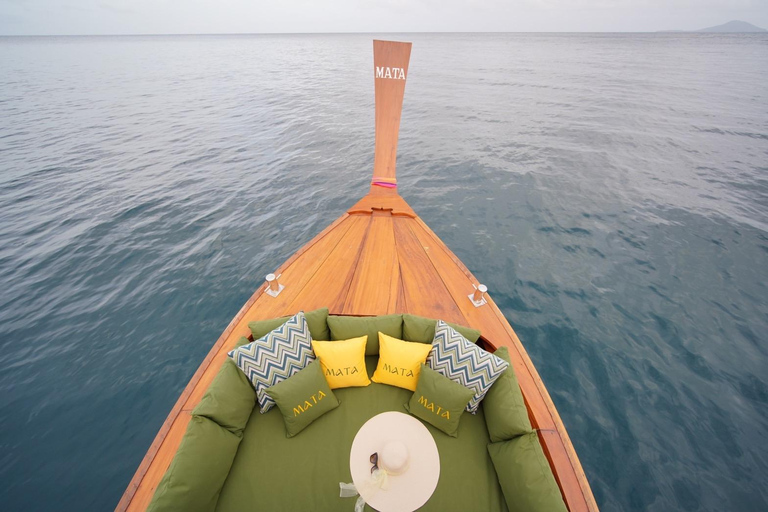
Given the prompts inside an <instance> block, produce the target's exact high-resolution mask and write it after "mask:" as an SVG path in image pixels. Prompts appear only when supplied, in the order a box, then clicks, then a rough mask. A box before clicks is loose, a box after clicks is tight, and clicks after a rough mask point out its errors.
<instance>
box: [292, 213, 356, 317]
mask: <svg viewBox="0 0 768 512" xmlns="http://www.w3.org/2000/svg"><path fill="white" fill-rule="evenodd" d="M346 222H347V223H349V224H350V227H349V230H348V231H347V232H346V234H345V235H344V237H343V238H342V239H341V240H340V241H339V243H338V244H337V245H336V247H335V248H334V249H333V251H332V252H331V255H330V256H329V258H328V260H326V261H325V262H324V263H323V265H321V266H320V267H319V268H318V270H317V272H315V274H314V275H313V276H312V278H310V279H309V281H308V282H307V284H306V286H304V287H303V288H302V289H301V290H299V291H298V293H297V295H296V298H295V299H294V300H293V302H292V303H291V307H290V308H289V309H286V310H285V311H286V312H288V311H294V310H295V311H299V310H302V309H303V310H312V309H317V308H321V307H326V306H327V307H328V309H330V310H331V311H332V312H337V313H338V312H340V311H341V309H342V307H343V306H344V301H345V300H346V298H347V293H348V291H349V286H350V283H351V281H352V278H353V276H354V272H355V269H356V268H357V262H358V260H359V259H360V256H361V251H362V249H363V247H364V244H365V239H366V237H367V236H368V232H369V227H370V224H371V217H370V216H358V215H350V216H349V217H348V219H347V221H346ZM287 286H288V285H287V283H286V287H287ZM286 314H289V313H286Z"/></svg>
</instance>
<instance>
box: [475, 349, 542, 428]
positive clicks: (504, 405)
mask: <svg viewBox="0 0 768 512" xmlns="http://www.w3.org/2000/svg"><path fill="white" fill-rule="evenodd" d="M494 355H496V356H498V357H500V358H501V359H503V360H504V361H506V362H508V363H510V365H509V367H508V368H507V369H506V370H505V371H504V373H502V374H501V377H499V379H498V380H497V381H496V382H494V383H493V386H491V389H489V390H488V393H486V395H485V400H484V401H483V409H484V410H485V424H486V426H487V427H488V435H489V436H490V438H491V441H492V442H494V443H495V442H497V441H506V440H507V439H512V438H514V437H517V436H521V435H523V434H527V433H528V432H530V431H531V430H533V429H532V427H531V421H530V420H529V419H528V409H526V407H525V400H523V393H522V392H521V391H520V385H519V384H518V382H517V376H516V375H515V370H514V369H513V368H512V364H511V363H512V362H511V361H510V359H509V351H508V350H507V347H499V348H498V349H496V352H494Z"/></svg>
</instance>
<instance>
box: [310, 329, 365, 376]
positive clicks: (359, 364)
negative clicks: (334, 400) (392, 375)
mask: <svg viewBox="0 0 768 512" xmlns="http://www.w3.org/2000/svg"><path fill="white" fill-rule="evenodd" d="M367 342H368V336H367V335H366V336H360V337H359V338H352V339H350V340H338V341H315V340H312V350H314V351H315V355H316V356H317V358H318V359H319V360H320V366H321V367H322V370H323V375H325V379H326V380H327V381H328V386H330V388H331V389H337V388H351V387H363V386H367V385H368V384H370V383H371V381H370V379H368V370H366V368H365V344H366V343H367Z"/></svg>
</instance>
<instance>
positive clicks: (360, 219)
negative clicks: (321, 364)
mask: <svg viewBox="0 0 768 512" xmlns="http://www.w3.org/2000/svg"><path fill="white" fill-rule="evenodd" d="M410 51H411V45H410V43H396V42H386V41H374V80H375V87H376V148H375V160H374V172H373V178H372V183H371V188H370V191H369V192H368V194H367V195H365V196H364V197H363V198H362V199H361V200H360V201H359V202H357V203H356V204H354V205H353V206H352V207H350V208H349V209H348V210H347V211H346V212H345V213H343V214H342V215H341V216H340V217H339V218H338V219H336V220H335V221H334V222H332V223H331V224H330V225H329V226H328V227H327V228H326V229H325V230H323V231H322V232H321V233H319V234H318V235H317V236H316V237H315V238H314V239H312V240H311V241H310V242H309V243H307V244H306V245H305V246H304V247H302V248H301V249H300V250H299V251H297V252H296V253H295V254H294V255H293V256H291V257H290V258H289V259H288V260H287V261H286V262H285V263H283V265H281V266H280V268H278V269H276V270H274V274H275V275H277V276H279V277H278V280H279V285H280V287H281V288H279V290H280V291H279V293H277V294H275V293H268V291H269V286H262V287H260V288H259V289H258V290H256V292H255V293H254V294H253V296H252V297H251V298H250V299H249V300H248V301H247V302H246V303H245V305H244V306H243V307H242V309H241V310H240V311H239V312H238V314H237V315H236V316H235V318H234V319H233V320H232V322H231V323H230V324H229V326H228V327H227V328H226V330H225V331H224V332H223V334H222V335H221V337H220V338H219V339H218V341H217V342H216V344H215V345H214V346H213V348H212V349H211V351H210V353H209V354H208V356H207V357H206V358H205V360H204V361H203V363H202V364H201V365H200V367H199V368H198V370H197V372H196V373H195V374H194V376H193V377H192V379H191V381H190V382H189V384H188V385H187V387H186V388H185V390H184V392H183V393H182V395H181V397H180V398H179V400H178V401H177V403H176V405H175V406H174V408H173V409H172V411H171V413H170V415H169V416H168V418H167V419H166V421H165V423H164V424H163V426H162V428H161V429H160V431H159V432H158V434H157V437H156V438H155V440H154V442H153V443H152V446H151V447H150V449H149V451H148V452H147V454H146V456H145V457H144V460H143V461H142V463H141V465H140V466H139V469H138V470H137V472H136V474H135V475H134V477H133V480H132V481H131V483H130V485H129V486H128V489H127V490H126V491H125V494H124V495H123V497H122V499H121V501H120V503H119V505H118V507H117V509H118V510H144V509H145V508H146V507H147V505H148V504H149V502H150V500H151V498H152V495H153V493H154V491H155V489H156V487H157V485H158V482H159V481H160V480H161V478H162V477H163V474H164V473H165V471H166V469H167V468H168V466H169V464H170V463H171V460H172V459H173V457H174V455H175V453H176V451H177V449H178V447H179V444H180V442H181V439H182V436H183V435H184V432H185V430H186V429H187V425H188V423H189V421H190V416H191V411H192V410H193V408H194V407H195V406H196V405H197V404H198V403H199V402H200V399H201V397H202V396H203V394H204V393H205V391H206V390H207V389H208V387H209V386H210V384H211V382H212V380H213V378H214V376H215V375H216V374H217V372H218V371H219V369H220V368H221V366H222V364H223V362H224V361H225V359H226V357H227V352H228V351H230V350H231V349H232V348H233V347H234V346H235V344H236V342H237V340H238V339H240V338H241V337H242V336H248V335H249V334H250V332H249V328H248V322H251V321H253V320H258V319H268V318H274V317H281V316H286V315H292V314H294V313H296V312H297V311H299V310H304V311H309V310H313V309H316V308H322V307H328V308H329V310H330V313H331V314H334V315H355V316H362V315H386V314H395V313H409V314H413V315H420V316H424V317H430V318H440V319H443V320H445V321H447V322H453V323H456V324H461V325H465V326H469V327H472V328H475V329H478V330H480V331H482V339H481V341H482V343H483V344H484V345H485V347H487V348H488V349H489V350H493V349H495V348H498V347H501V346H506V347H508V350H509V354H510V358H511V361H512V366H513V368H514V371H515V372H516V374H517V379H518V381H519V384H520V388H521V390H522V393H523V396H524V398H525V403H526V407H527V408H528V414H529V418H530V421H531V424H532V426H533V427H534V429H535V430H536V432H537V434H538V438H539V441H540V443H541V446H542V447H543V449H544V453H545V455H546V458H547V460H548V462H549V464H550V467H551V469H552V473H553V474H554V476H555V479H556V481H557V484H558V486H559V488H560V491H561V493H562V497H563V500H564V501H565V503H566V505H567V507H568V509H569V510H571V511H595V510H597V505H596V503H595V500H594V497H593V495H592V491H591V489H590V486H589V483H588V482H587V478H586V476H585V474H584V471H583V469H582V467H581V464H580V462H579V459H578V457H577V455H576V452H575V450H574V448H573V445H572V444H571V441H570V439H569V437H568V433H567V431H566V429H565V426H564V425H563V422H562V420H561V418H560V416H559V414H558V412H557V410H556V408H555V405H554V404H553V402H552V399H551V398H550V395H549V393H548V392H547V389H546V387H545V386H544V383H543V382H542V380H541V378H540V376H539V374H538V372H537V371H536V368H535V367H534V365H533V363H532V362H531V360H530V358H529V357H528V354H527V352H526V350H525V348H524V347H523V345H522V344H521V342H520V340H519V339H518V337H517V335H516V334H515V332H514V330H513V329H512V327H511V326H510V324H509V323H508V322H507V320H506V319H505V317H504V315H503V314H502V313H501V311H500V310H499V308H498V307H497V305H496V303H495V302H494V301H493V298H492V297H491V295H490V294H485V295H483V296H482V297H479V298H481V299H482V301H481V304H480V305H478V304H477V303H476V302H475V301H473V300H472V296H473V295H474V294H475V293H476V288H477V287H478V286H479V285H480V283H479V282H478V280H477V279H476V278H475V277H474V276H473V275H472V273H471V272H470V271H469V270H468V269H467V267H466V266H465V265H464V264H463V263H462V262H461V261H460V260H459V259H458V258H457V257H456V255H454V254H453V252H451V250H450V249H449V248H448V247H447V246H446V245H445V244H444V243H443V242H442V241H441V240H440V238H439V237H438V236H437V235H436V234H435V233H434V232H433V231H432V230H431V229H430V228H429V227H428V226H427V225H426V224H425V223H424V222H423V221H422V219H421V218H419V217H418V215H417V214H416V213H415V211H414V210H413V209H412V208H411V207H410V206H409V205H408V203H407V202H406V201H405V200H404V199H403V198H402V197H401V196H400V194H399V193H398V188H397V185H398V184H397V175H396V168H395V163H396V153H397V135H398V130H399V125H400V112H401V108H402V102H403V92H404V89H405V83H406V78H407V74H408V60H409V57H410ZM269 270H272V269H269ZM476 298H478V297H476Z"/></svg>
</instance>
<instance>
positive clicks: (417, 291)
mask: <svg viewBox="0 0 768 512" xmlns="http://www.w3.org/2000/svg"><path fill="white" fill-rule="evenodd" d="M413 222H414V221H413V219H409V218H407V217H394V218H393V223H394V227H395V241H396V244H397V253H398V258H399V260H400V275H401V276H402V281H403V295H404V297H405V303H406V304H407V308H406V310H405V311H404V312H407V313H411V314H414V315H421V316H429V317H432V318H443V319H445V320H446V321H448V322H455V323H460V324H464V323H466V320H465V318H464V315H462V313H461V311H460V310H459V308H458V307H457V306H456V304H455V302H454V300H453V298H452V297H451V295H450V293H449V292H448V289H447V288H446V287H445V283H443V280H442V278H441V277H440V274H439V273H438V271H437V269H435V267H434V265H433V264H432V262H431V261H430V259H429V256H428V255H427V254H426V252H425V251H424V248H423V247H422V246H421V244H420V243H419V241H418V239H417V238H416V237H415V236H414V234H413V231H412V230H411V229H410V227H409V224H411V223H413Z"/></svg>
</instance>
